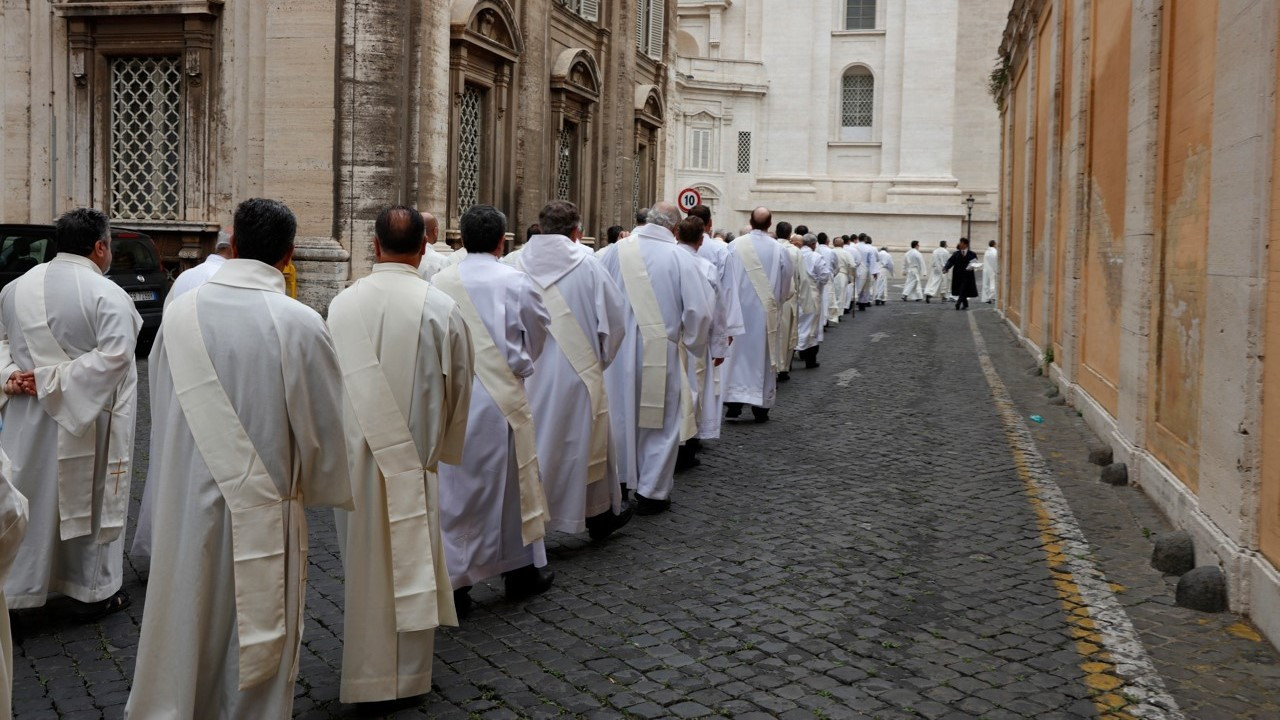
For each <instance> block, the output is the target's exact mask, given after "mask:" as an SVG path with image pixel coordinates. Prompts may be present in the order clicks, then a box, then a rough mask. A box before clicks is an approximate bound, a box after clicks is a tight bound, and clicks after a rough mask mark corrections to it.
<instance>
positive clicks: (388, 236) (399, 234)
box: [373, 205, 426, 255]
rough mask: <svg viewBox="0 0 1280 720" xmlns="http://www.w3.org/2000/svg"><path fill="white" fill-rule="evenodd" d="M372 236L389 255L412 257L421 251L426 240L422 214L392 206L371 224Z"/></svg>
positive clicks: (410, 209) (404, 207)
mask: <svg viewBox="0 0 1280 720" xmlns="http://www.w3.org/2000/svg"><path fill="white" fill-rule="evenodd" d="M373 234H374V235H375V236H376V237H377V238H378V244H380V245H382V251H383V252H385V253H387V254H389V255H413V254H414V253H416V252H418V251H419V250H421V249H422V241H423V240H424V239H425V238H426V223H424V222H423V221H422V213H420V212H418V211H417V210H414V209H413V208H411V207H409V206H407V205H392V206H391V207H389V208H387V209H385V210H383V211H382V212H380V213H378V219H377V220H375V221H374V223H373Z"/></svg>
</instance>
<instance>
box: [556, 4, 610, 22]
mask: <svg viewBox="0 0 1280 720" xmlns="http://www.w3.org/2000/svg"><path fill="white" fill-rule="evenodd" d="M556 4H557V5H561V6H563V7H564V8H566V9H567V10H568V11H569V12H571V13H573V14H574V15H577V16H578V17H580V18H582V19H583V20H590V21H591V22H596V21H598V20H599V19H600V0H556Z"/></svg>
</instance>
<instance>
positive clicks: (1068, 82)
mask: <svg viewBox="0 0 1280 720" xmlns="http://www.w3.org/2000/svg"><path fill="white" fill-rule="evenodd" d="M1073 5H1074V2H1073V0H1063V2H1062V37H1061V39H1060V40H1059V41H1058V42H1059V47H1060V48H1062V54H1061V56H1060V57H1061V62H1060V63H1059V65H1058V74H1059V77H1060V78H1061V79H1062V94H1061V95H1060V96H1059V99H1058V151H1059V154H1058V178H1059V182H1058V197H1057V203H1058V209H1057V213H1058V214H1057V217H1056V218H1055V222H1054V228H1053V252H1054V261H1053V273H1054V288H1053V315H1052V317H1051V318H1050V322H1051V323H1052V327H1051V328H1050V330H1049V337H1050V340H1051V341H1052V343H1053V357H1054V361H1055V362H1057V363H1058V364H1059V365H1061V363H1062V355H1063V353H1062V347H1063V345H1065V344H1066V340H1065V338H1064V337H1063V332H1064V330H1063V328H1064V325H1063V322H1062V311H1063V299H1062V298H1063V295H1065V294H1066V292H1065V291H1066V287H1067V278H1068V277H1069V275H1068V272H1067V243H1068V242H1073V241H1074V240H1075V238H1068V237H1067V227H1068V225H1067V217H1068V213H1070V212H1071V206H1070V204H1069V203H1070V197H1071V190H1072V185H1074V180H1073V179H1072V178H1071V176H1070V175H1069V174H1068V173H1067V163H1068V161H1069V158H1070V150H1071V148H1070V146H1071V144H1072V135H1071V133H1070V132H1069V130H1070V126H1071V106H1072V101H1073V99H1074V98H1075V86H1074V85H1073V83H1072V81H1073V80H1074V79H1075V76H1074V75H1073V73H1074V71H1075V62H1076V59H1075V47H1074V46H1073V45H1072V37H1073V35H1074V33H1073V32H1072V26H1073V24H1074V23H1075V8H1074V7H1073Z"/></svg>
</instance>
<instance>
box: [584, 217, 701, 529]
mask: <svg viewBox="0 0 1280 720" xmlns="http://www.w3.org/2000/svg"><path fill="white" fill-rule="evenodd" d="M645 219H646V221H647V224H645V225H643V226H642V227H639V228H637V229H636V231H635V233H634V234H633V235H632V236H631V238H629V239H627V240H626V241H625V242H620V243H618V244H617V245H611V246H610V247H609V249H608V250H606V251H605V252H604V254H603V255H601V256H600V257H601V260H602V261H603V262H604V266H605V268H606V269H607V270H608V271H609V274H610V275H611V276H612V277H613V279H614V281H615V282H617V283H618V284H619V285H620V286H621V287H622V289H623V291H624V292H625V295H626V327H627V334H626V338H625V339H624V340H623V342H622V348H621V349H620V350H619V352H618V357H617V359H615V360H614V362H613V364H612V365H610V366H609V369H608V370H607V371H605V384H606V386H607V387H608V389H609V419H610V428H611V432H612V433H613V437H614V442H615V445H616V447H617V449H618V451H619V452H618V454H619V457H618V470H619V476H620V479H621V480H622V483H623V485H625V486H627V487H634V488H635V489H636V514H638V515H655V514H657V513H660V512H663V511H665V510H667V509H668V508H669V507H670V506H671V498H670V495H671V488H672V486H673V485H674V483H675V478H674V472H675V464H676V452H677V450H678V449H679V446H680V443H682V442H684V441H685V440H687V439H689V438H691V437H693V435H694V433H695V432H696V430H697V428H696V427H694V423H693V422H692V421H693V414H692V406H693V405H692V403H693V396H692V393H691V391H690V388H689V376H688V372H687V368H688V363H689V362H690V361H689V357H690V356H693V357H697V356H699V355H701V354H702V352H703V351H704V350H705V349H706V346H707V342H708V335H709V333H710V330H711V317H712V313H713V308H712V302H711V301H710V300H709V299H708V297H707V293H706V291H705V290H704V289H703V288H704V285H705V282H706V281H705V279H704V278H703V276H702V274H701V271H700V270H699V268H698V265H697V263H696V262H695V260H694V256H693V255H692V254H691V253H689V252H687V251H685V250H681V249H680V248H679V247H677V246H676V238H675V234H674V230H675V228H676V226H677V225H679V223H680V210H679V209H678V208H676V206H674V205H672V204H671V203H665V202H660V203H657V204H655V205H654V206H653V207H652V208H650V210H649V214H648V215H647V216H646V218H645Z"/></svg>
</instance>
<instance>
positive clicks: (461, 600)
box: [453, 585, 471, 620]
mask: <svg viewBox="0 0 1280 720" xmlns="http://www.w3.org/2000/svg"><path fill="white" fill-rule="evenodd" d="M453 609H454V610H456V611H457V613H458V619H459V620H461V619H462V618H465V617H466V616H468V615H470V614H471V586H470V585H468V586H466V587H460V588H458V589H457V590H454V591H453Z"/></svg>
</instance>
